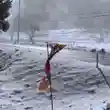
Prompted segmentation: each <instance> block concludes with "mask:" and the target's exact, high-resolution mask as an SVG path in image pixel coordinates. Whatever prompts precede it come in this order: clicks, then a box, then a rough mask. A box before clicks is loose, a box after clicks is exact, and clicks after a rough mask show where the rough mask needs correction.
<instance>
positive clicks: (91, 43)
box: [0, 30, 110, 52]
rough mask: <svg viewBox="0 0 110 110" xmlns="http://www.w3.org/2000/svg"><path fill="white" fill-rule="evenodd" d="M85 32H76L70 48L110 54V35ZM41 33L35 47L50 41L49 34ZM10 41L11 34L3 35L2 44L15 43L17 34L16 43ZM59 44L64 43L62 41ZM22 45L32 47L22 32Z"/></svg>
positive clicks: (0, 38)
mask: <svg viewBox="0 0 110 110" xmlns="http://www.w3.org/2000/svg"><path fill="white" fill-rule="evenodd" d="M83 31H84V30H83ZM83 31H81V30H75V31H74V33H73V38H72V39H73V40H72V41H71V42H73V43H71V42H70V44H68V47H69V48H71V49H74V48H77V49H85V50H88V51H90V50H91V49H97V50H100V49H102V48H103V49H105V50H106V51H107V52H110V36H109V35H108V36H107V37H105V36H103V37H100V35H99V34H90V33H87V32H83ZM39 33H40V34H41V32H37V34H36V37H34V41H35V42H36V44H34V46H35V45H37V44H38V42H42V46H43V45H44V44H45V42H46V41H48V34H44V35H43V33H42V34H41V35H39ZM37 35H38V36H37ZM52 38H53V37H52ZM10 39H11V36H9V33H4V34H1V37H0V41H1V42H7V43H14V42H15V40H16V39H17V36H16V33H15V34H14V38H13V40H14V41H11V40H10ZM55 39H56V38H55ZM63 41H66V39H64V40H63ZM59 42H62V39H61V41H59ZM67 43H68V42H67ZM20 44H22V45H27V46H29V45H30V41H29V35H28V34H26V33H23V32H20ZM34 46H33V47H34Z"/></svg>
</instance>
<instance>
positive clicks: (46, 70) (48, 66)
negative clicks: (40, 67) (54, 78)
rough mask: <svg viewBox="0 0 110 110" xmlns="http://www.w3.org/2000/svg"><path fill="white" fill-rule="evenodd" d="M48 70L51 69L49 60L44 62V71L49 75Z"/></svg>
mask: <svg viewBox="0 0 110 110" xmlns="http://www.w3.org/2000/svg"><path fill="white" fill-rule="evenodd" d="M50 71H51V67H50V62H49V61H47V62H46V63H45V73H46V74H47V75H49V74H50Z"/></svg>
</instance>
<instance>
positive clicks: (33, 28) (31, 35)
mask: <svg viewBox="0 0 110 110" xmlns="http://www.w3.org/2000/svg"><path fill="white" fill-rule="evenodd" d="M36 31H40V27H39V26H33V25H31V26H30V28H29V30H28V34H29V41H30V42H31V43H32V44H35V41H34V37H35V32H36Z"/></svg>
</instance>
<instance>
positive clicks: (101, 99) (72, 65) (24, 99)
mask: <svg viewBox="0 0 110 110" xmlns="http://www.w3.org/2000/svg"><path fill="white" fill-rule="evenodd" d="M0 49H2V50H3V52H4V53H6V55H7V56H9V55H10V56H11V59H10V60H6V61H5V63H6V64H7V62H12V61H13V63H12V64H11V65H10V67H9V68H7V69H6V70H4V71H2V72H0V87H1V89H0V108H1V110H36V109H38V110H51V109H50V100H49V98H48V97H47V96H45V95H39V94H37V92H36V85H37V84H36V80H39V79H40V77H39V76H38V73H42V74H44V69H43V68H44V62H45V59H46V49H45V48H42V47H35V46H34V47H33V46H31V47H30V46H28V47H27V46H20V45H16V46H14V45H12V44H3V43H1V44H0ZM73 54H74V51H69V50H63V51H61V52H60V53H59V54H58V55H56V57H54V59H53V60H52V75H53V76H55V75H60V76H62V78H63V80H64V85H65V90H64V91H60V92H57V93H54V96H55V99H54V110H73V109H75V110H83V109H84V110H85V109H86V110H89V109H90V106H92V108H94V109H93V110H102V107H104V106H105V105H106V103H108V102H109V101H110V98H109V95H110V90H109V89H108V87H107V86H106V85H105V83H104V80H103V78H102V77H101V75H100V74H98V71H97V70H96V68H95V62H92V63H90V62H84V61H81V60H80V59H77V56H78V55H77V56H76V59H74V57H73ZM74 55H75V54H74ZM100 66H101V67H102V68H103V70H104V71H105V73H106V75H108V78H109V72H108V71H109V70H110V67H109V66H104V65H100ZM92 91H93V92H92Z"/></svg>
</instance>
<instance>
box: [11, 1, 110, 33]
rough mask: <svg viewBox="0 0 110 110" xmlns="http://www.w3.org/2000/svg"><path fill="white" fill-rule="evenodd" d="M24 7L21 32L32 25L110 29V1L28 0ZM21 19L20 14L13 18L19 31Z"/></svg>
mask: <svg viewBox="0 0 110 110" xmlns="http://www.w3.org/2000/svg"><path fill="white" fill-rule="evenodd" d="M21 1H23V0H21ZM21 7H23V8H21V19H20V31H27V30H28V29H29V28H30V26H31V25H32V26H33V27H36V26H37V27H39V28H40V30H48V29H60V28H85V29H87V30H88V31H90V32H100V31H102V29H108V30H109V29H110V23H109V22H110V0H24V1H23V2H22V3H21ZM17 19H18V17H17V16H16V17H14V20H13V26H14V29H15V31H17Z"/></svg>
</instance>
